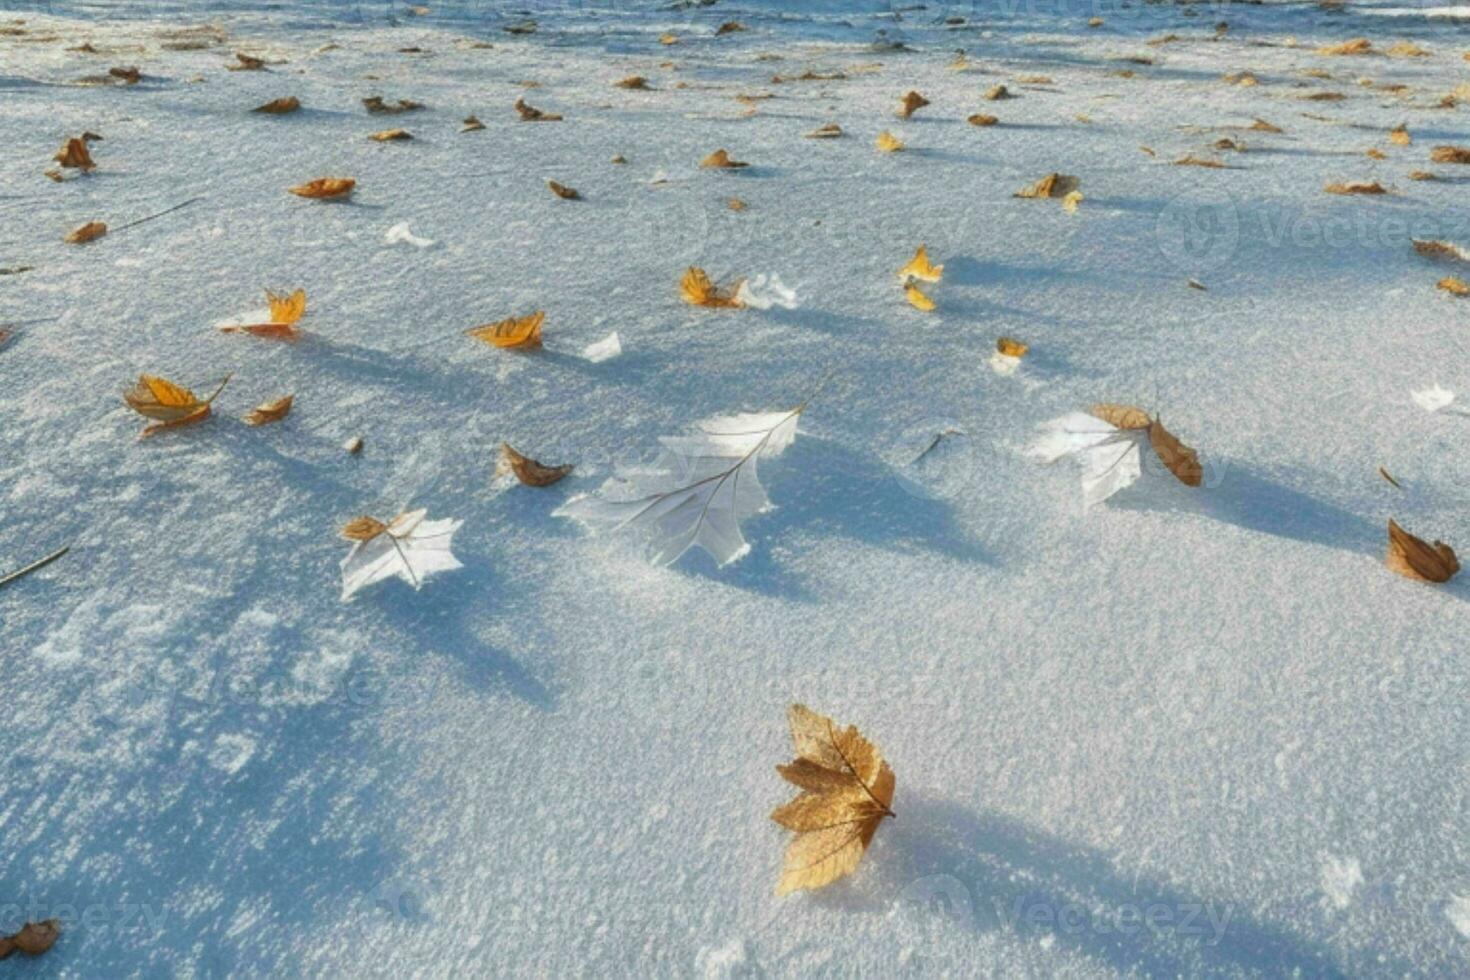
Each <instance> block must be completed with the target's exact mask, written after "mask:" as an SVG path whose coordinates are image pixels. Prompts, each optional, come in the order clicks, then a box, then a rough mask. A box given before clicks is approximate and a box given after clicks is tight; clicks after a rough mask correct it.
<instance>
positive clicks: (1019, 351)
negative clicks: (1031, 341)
mask: <svg viewBox="0 0 1470 980" xmlns="http://www.w3.org/2000/svg"><path fill="white" fill-rule="evenodd" d="M995 349H996V350H997V351H999V352H1000V353H1002V354H1004V355H1005V356H1006V357H1025V356H1026V352H1027V351H1028V350H1030V349H1031V348H1030V346H1029V345H1027V344H1023V343H1021V342H1020V341H1019V340H1013V339H1011V338H1010V337H1001V338H1000V339H999V340H997V341H996V342H995Z"/></svg>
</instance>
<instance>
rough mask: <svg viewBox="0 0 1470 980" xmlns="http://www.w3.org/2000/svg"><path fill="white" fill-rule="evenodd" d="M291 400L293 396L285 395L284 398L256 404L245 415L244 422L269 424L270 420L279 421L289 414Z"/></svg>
mask: <svg viewBox="0 0 1470 980" xmlns="http://www.w3.org/2000/svg"><path fill="white" fill-rule="evenodd" d="M293 400H294V396H292V395H287V396H285V397H284V398H277V399H276V400H275V401H269V402H266V403H264V404H263V405H257V406H255V408H253V409H251V410H250V412H249V414H247V415H246V416H245V424H246V425H269V424H270V423H272V422H279V421H281V419H283V418H285V417H286V416H287V415H289V414H290V412H291V403H292V401H293Z"/></svg>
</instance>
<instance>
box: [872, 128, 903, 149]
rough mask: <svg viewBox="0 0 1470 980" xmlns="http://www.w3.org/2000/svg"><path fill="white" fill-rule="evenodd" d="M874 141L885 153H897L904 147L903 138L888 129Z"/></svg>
mask: <svg viewBox="0 0 1470 980" xmlns="http://www.w3.org/2000/svg"><path fill="white" fill-rule="evenodd" d="M873 143H874V145H875V146H877V147H878V149H880V150H882V151H883V152H884V153H897V152H898V151H899V150H902V149H903V140H901V139H899V138H898V137H897V136H894V135H893V134H892V133H890V132H889V131H888V130H886V129H885V130H883V132H881V133H879V134H878V138H877V139H876V140H874V141H873Z"/></svg>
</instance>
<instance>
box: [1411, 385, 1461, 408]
mask: <svg viewBox="0 0 1470 980" xmlns="http://www.w3.org/2000/svg"><path fill="white" fill-rule="evenodd" d="M1409 395H1410V397H1412V398H1413V399H1414V402H1415V404H1417V405H1418V406H1419V407H1420V408H1422V409H1424V411H1426V412H1437V411H1439V410H1440V409H1441V408H1448V407H1449V406H1450V404H1451V403H1452V402H1453V401H1454V400H1455V393H1454V392H1453V391H1450V390H1449V389H1448V388H1441V387H1440V386H1439V382H1435V383H1434V384H1433V385H1432V386H1431V387H1428V388H1421V389H1420V390H1419V391H1411V392H1409Z"/></svg>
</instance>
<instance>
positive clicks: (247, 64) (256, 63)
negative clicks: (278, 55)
mask: <svg viewBox="0 0 1470 980" xmlns="http://www.w3.org/2000/svg"><path fill="white" fill-rule="evenodd" d="M225 67H226V68H227V69H228V70H229V71H260V70H261V69H263V68H264V67H265V59H264V58H257V57H255V56H254V55H251V54H246V53H245V52H243V51H236V52H235V63H234V64H233V65H226V66H225Z"/></svg>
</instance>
